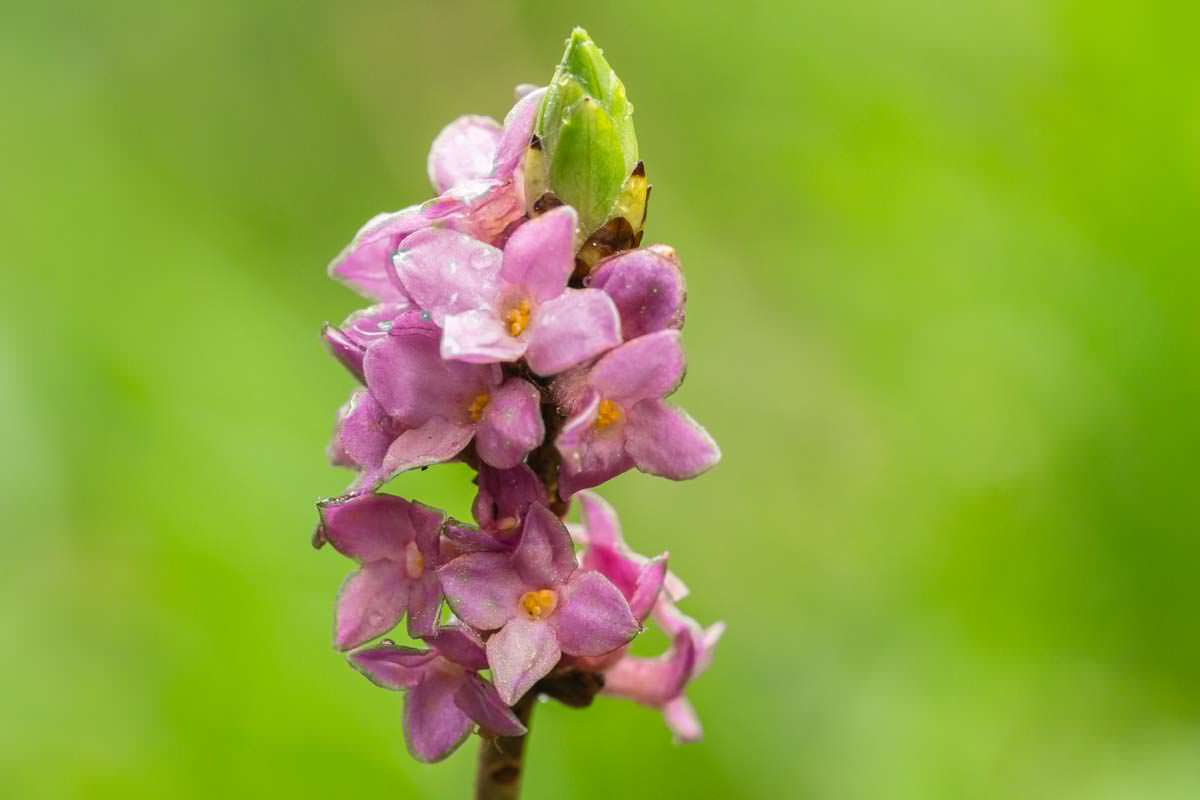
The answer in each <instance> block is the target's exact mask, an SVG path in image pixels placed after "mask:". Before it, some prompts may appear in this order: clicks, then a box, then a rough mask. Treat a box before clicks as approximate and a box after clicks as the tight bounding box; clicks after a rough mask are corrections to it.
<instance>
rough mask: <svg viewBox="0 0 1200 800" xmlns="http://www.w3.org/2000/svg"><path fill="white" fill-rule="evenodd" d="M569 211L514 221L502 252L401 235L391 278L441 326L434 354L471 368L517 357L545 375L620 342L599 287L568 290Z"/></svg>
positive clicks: (474, 243) (437, 234) (571, 264)
mask: <svg viewBox="0 0 1200 800" xmlns="http://www.w3.org/2000/svg"><path fill="white" fill-rule="evenodd" d="M577 224H578V219H577V218H576V216H575V211H574V209H572V208H570V207H568V206H561V207H559V208H556V209H554V210H552V211H549V212H547V213H546V214H543V215H542V216H540V217H537V218H536V219H532V220H530V221H529V222H526V223H524V224H523V225H521V226H520V227H518V228H517V229H516V230H515V231H514V232H513V234H512V235H511V236H510V237H509V239H508V242H507V243H506V244H505V245H504V250H503V251H501V250H499V249H497V248H495V247H492V246H491V245H489V244H487V243H485V242H481V241H479V240H478V239H474V238H472V237H470V236H468V235H466V234H463V233H460V232H458V231H453V230H446V229H441V228H428V229H425V230H422V231H419V232H417V233H414V234H413V235H411V236H409V237H408V238H406V239H405V240H404V241H403V242H402V243H401V245H400V250H399V251H398V252H397V253H396V256H395V258H394V259H393V263H394V265H395V269H396V278H397V281H398V282H399V283H400V285H401V286H403V288H404V290H405V292H406V293H407V294H408V296H409V297H411V298H412V299H413V301H414V302H415V303H416V304H417V305H418V306H420V307H421V308H422V309H424V310H425V311H427V312H429V313H430V314H431V315H432V317H433V320H434V321H435V322H437V323H438V324H439V325H441V326H442V327H443V329H444V333H443V335H442V344H441V353H442V357H443V358H447V359H453V360H456V361H466V362H470V363H475V364H489V363H496V362H506V361H516V360H517V359H519V358H521V357H522V356H523V357H524V358H525V361H526V363H528V364H529V368H530V369H531V370H533V371H534V372H535V373H537V374H539V375H553V374H556V373H559V372H562V371H563V370H565V369H569V368H570V367H573V366H576V365H577V364H581V363H583V362H584V361H587V360H589V359H591V358H594V357H596V356H598V355H600V354H601V353H603V352H605V351H606V350H608V349H610V348H612V347H615V346H616V345H618V344H620V343H621V332H620V317H619V315H618V313H617V308H616V306H615V305H614V304H613V301H612V299H611V298H610V297H609V296H608V295H607V294H605V293H604V292H602V291H600V290H599V289H569V288H567V281H568V280H569V279H570V277H571V272H572V271H573V270H574V269H575V228H576V226H577Z"/></svg>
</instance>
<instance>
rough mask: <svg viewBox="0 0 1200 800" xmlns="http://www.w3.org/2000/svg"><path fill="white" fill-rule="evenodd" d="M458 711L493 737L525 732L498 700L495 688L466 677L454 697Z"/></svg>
mask: <svg viewBox="0 0 1200 800" xmlns="http://www.w3.org/2000/svg"><path fill="white" fill-rule="evenodd" d="M454 702H455V703H457V704H458V707H459V709H460V710H461V711H462V712H463V713H464V714H466V715H467V716H468V717H470V718H471V719H473V720H475V722H477V723H478V724H479V727H480V728H482V729H483V730H484V731H486V732H487V733H489V734H491V735H493V736H524V735H525V734H526V733H527V730H526V728H525V726H524V725H522V724H521V720H519V719H517V715H516V714H514V713H513V712H512V709H511V708H509V707H508V706H507V705H505V704H504V701H503V700H501V699H500V695H499V693H497V692H496V687H495V686H492V685H491V684H490V683H488V682H487V681H485V680H483V679H482V678H479V677H478V676H476V675H468V676H467V679H466V680H464V681H463V682H462V685H461V686H460V687H459V689H458V692H457V693H456V694H455V695H454Z"/></svg>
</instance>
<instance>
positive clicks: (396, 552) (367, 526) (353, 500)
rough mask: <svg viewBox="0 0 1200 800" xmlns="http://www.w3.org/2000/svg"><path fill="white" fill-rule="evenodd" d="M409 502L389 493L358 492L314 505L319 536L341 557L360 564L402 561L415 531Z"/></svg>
mask: <svg viewBox="0 0 1200 800" xmlns="http://www.w3.org/2000/svg"><path fill="white" fill-rule="evenodd" d="M408 509H409V502H408V501H407V500H405V499H404V498H402V497H397V496H395V495H392V494H362V495H354V496H351V497H343V498H335V499H332V500H323V501H322V502H320V503H318V504H317V512H318V513H319V514H320V517H321V528H322V535H323V536H324V538H325V539H326V540H327V541H328V542H329V543H330V544H332V545H333V547H334V549H335V550H337V551H338V552H339V553H341V554H342V555H344V556H349V557H350V558H353V559H355V560H356V561H358V562H360V563H364V564H365V563H369V562H371V561H379V560H381V559H393V560H402V559H403V558H404V548H405V546H406V545H407V544H408V543H409V542H411V541H412V540H413V536H414V534H415V531H414V530H413V526H412V519H411V518H410V517H409V514H408Z"/></svg>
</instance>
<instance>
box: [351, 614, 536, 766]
mask: <svg viewBox="0 0 1200 800" xmlns="http://www.w3.org/2000/svg"><path fill="white" fill-rule="evenodd" d="M426 642H427V643H428V644H429V645H431V648H432V649H429V650H417V649H415V648H411V647H397V646H396V645H395V644H393V643H391V642H383V643H382V644H379V645H376V646H374V647H368V648H364V649H362V650H359V651H357V652H355V653H352V654H351V655H350V656H349V659H350V663H351V665H353V666H354V667H355V669H357V670H359V671H360V672H361V673H362V674H363V675H365V676H366V677H367V679H368V680H370V681H371V682H372V683H374V684H375V685H376V686H381V687H383V688H384V689H392V690H393V691H403V692H406V693H407V697H406V698H405V702H404V741H405V743H406V744H407V745H408V750H409V752H410V753H412V754H413V756H414V757H415V758H416V759H417V760H419V761H425V762H432V761H441V760H442V759H443V758H445V757H446V756H448V755H450V754H451V753H452V752H454V751H455V750H456V749H457V748H458V746H459V745H460V744H462V743H463V741H464V740H465V739H466V738H467V736H468V735H469V734H470V733H471V729H472V728H473V727H475V725H476V724H478V725H479V727H480V728H481V729H483V730H485V731H487V732H488V733H489V734H491V735H494V736H495V735H498V736H523V735H524V734H525V726H524V725H522V724H521V721H520V720H519V719H517V717H516V715H515V714H513V713H512V711H511V710H510V709H509V708H508V706H506V705H505V704H504V702H503V701H501V700H500V697H499V695H497V694H496V689H495V687H493V686H492V685H491V684H490V683H488V682H487V681H485V680H484V679H483V678H481V677H479V670H481V669H485V668H486V667H487V658H486V657H485V655H484V651H483V643H482V642H481V641H480V640H479V637H478V635H476V634H475V632H474V631H472V630H470V629H469V628H465V627H461V626H457V625H449V626H443V627H441V628H438V630H437V632H436V633H434V634H433V635H431V636H429V637H427V638H426Z"/></svg>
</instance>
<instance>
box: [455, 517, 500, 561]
mask: <svg viewBox="0 0 1200 800" xmlns="http://www.w3.org/2000/svg"><path fill="white" fill-rule="evenodd" d="M445 538H446V542H447V544H449V545H451V547H452V549H451V552H452V553H453V556H452V557H454V556H459V555H462V554H463V553H499V552H508V550H509V548H508V547H506V546H505V543H504V542H502V541H500V540H499V539H497V538H496V537H495V536H492V535H491V534H490V533H488V532H487V531H481V530H479V528H473V527H471V526H470V525H463V524H461V523H455V522H451V523H449V524H448V525H446V531H445Z"/></svg>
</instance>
